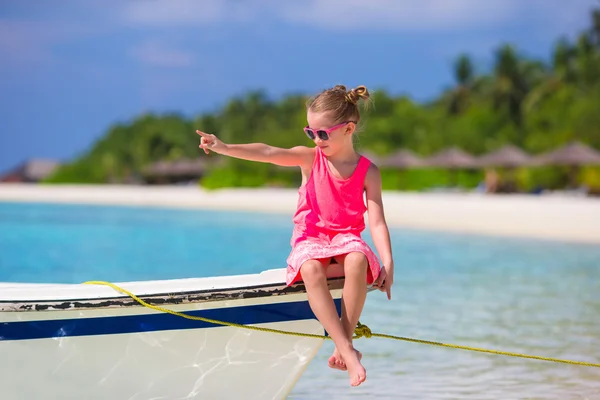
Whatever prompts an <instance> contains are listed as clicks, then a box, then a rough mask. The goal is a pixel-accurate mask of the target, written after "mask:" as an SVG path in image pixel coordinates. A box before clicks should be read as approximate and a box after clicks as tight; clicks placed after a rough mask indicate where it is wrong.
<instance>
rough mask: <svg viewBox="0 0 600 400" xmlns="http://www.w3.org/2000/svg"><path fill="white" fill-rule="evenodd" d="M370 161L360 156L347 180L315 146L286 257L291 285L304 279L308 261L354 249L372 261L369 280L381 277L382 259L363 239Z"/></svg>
mask: <svg viewBox="0 0 600 400" xmlns="http://www.w3.org/2000/svg"><path fill="white" fill-rule="evenodd" d="M369 165H371V161H369V160H368V159H367V158H365V157H363V156H361V158H360V160H359V161H358V165H357V166H356V168H355V170H354V172H353V173H352V175H351V176H350V178H348V179H339V178H337V177H335V176H334V175H333V173H332V172H331V171H330V169H329V164H328V162H327V157H326V156H325V155H324V154H323V152H322V151H321V149H320V148H318V147H317V148H316V149H315V160H314V162H313V166H312V171H311V174H310V177H309V179H308V182H306V183H305V184H304V185H302V186H301V187H300V189H299V190H298V207H297V210H296V213H295V214H294V218H293V222H294V232H293V234H292V239H291V242H290V243H291V245H292V251H291V253H290V255H289V257H288V259H287V276H286V283H287V284H288V285H291V284H293V283H294V282H296V281H298V280H301V279H302V277H301V275H300V267H301V266H302V264H303V263H304V262H306V261H308V260H327V259H330V258H332V257H334V256H338V255H342V254H348V253H352V252H360V253H363V254H364V255H365V256H366V258H367V261H368V262H369V268H368V270H367V283H368V284H371V283H373V281H374V280H375V279H377V277H378V276H379V271H380V266H379V260H378V259H377V256H376V255H375V253H373V250H371V248H370V247H369V245H368V244H367V243H365V241H364V240H363V239H362V238H361V232H362V231H363V230H364V229H365V220H364V214H365V212H366V211H367V206H366V205H365V200H364V182H365V176H366V175H367V170H368V169H369Z"/></svg>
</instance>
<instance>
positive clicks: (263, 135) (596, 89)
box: [48, 10, 600, 190]
mask: <svg viewBox="0 0 600 400" xmlns="http://www.w3.org/2000/svg"><path fill="white" fill-rule="evenodd" d="M591 22H592V23H591V26H590V28H589V29H587V30H585V31H583V32H581V33H580V34H579V36H578V37H577V39H576V40H575V41H573V42H571V41H569V40H567V39H560V40H558V41H557V42H556V44H555V46H554V49H553V54H552V57H551V60H550V61H548V62H544V61H540V60H534V59H530V58H528V57H526V56H524V55H523V54H520V53H519V51H518V50H517V49H515V48H514V47H513V46H511V45H509V44H505V45H502V46H500V47H499V48H497V49H495V50H494V64H493V68H491V70H490V71H476V68H475V67H474V65H473V62H472V60H471V58H470V57H469V55H467V54H462V55H460V56H459V57H458V58H457V60H456V62H455V64H454V66H453V68H454V75H455V79H456V83H455V86H454V87H453V88H450V89H448V90H446V91H444V92H443V93H441V94H440V96H439V98H437V99H436V100H435V101H432V102H429V103H426V104H419V103H416V102H415V101H413V100H412V99H410V98H409V97H406V96H399V97H397V96H392V95H390V94H389V93H388V92H386V90H376V91H374V93H373V103H374V104H373V105H374V107H371V108H370V110H369V111H368V112H367V113H365V114H364V118H363V122H362V123H361V124H362V125H363V126H362V127H361V128H362V129H361V131H362V132H361V133H360V134H359V135H358V136H357V147H358V148H359V149H360V150H368V151H370V152H371V153H374V154H377V155H381V156H385V155H386V154H389V153H391V152H393V151H394V150H396V149H398V148H407V149H411V150H412V151H414V152H415V153H417V154H419V155H421V156H428V155H430V154H432V153H434V152H436V151H439V150H441V149H443V148H447V147H451V146H458V147H460V148H462V149H463V150H465V151H467V152H470V153H472V154H475V155H479V154H483V153H486V152H488V151H491V150H495V149H497V148H499V147H501V146H503V145H505V144H508V143H512V144H515V145H517V146H520V147H521V148H523V149H524V150H525V151H528V152H530V153H533V154H536V153H540V152H545V151H548V150H551V149H554V148H556V147H558V146H561V145H563V144H565V143H567V142H569V141H573V140H578V141H581V142H583V143H586V144H588V145H590V146H592V147H594V148H596V149H600V10H595V11H593V13H592V15H591ZM305 102H306V97H305V96H304V95H301V94H298V95H288V96H286V97H285V98H283V99H280V100H278V101H273V100H270V99H269V98H268V96H267V95H266V94H265V93H264V92H261V91H255V92H251V93H247V94H246V95H245V96H242V97H240V98H234V99H231V100H230V101H229V103H228V104H227V105H226V106H225V107H224V108H223V109H222V110H220V111H219V112H216V113H210V114H204V115H200V116H198V117H197V118H194V119H188V118H185V117H184V116H181V115H173V114H171V115H155V114H146V115H141V116H139V117H137V118H135V119H134V120H132V121H130V122H128V123H120V124H116V125H114V126H112V127H110V129H109V130H108V132H107V133H106V134H105V135H104V137H102V138H101V139H100V140H99V141H97V142H96V143H95V144H94V145H93V146H92V148H91V149H90V150H89V151H88V152H87V153H85V154H83V155H81V156H80V157H78V158H77V159H75V160H74V161H73V162H72V163H70V164H67V165H64V166H63V167H61V168H60V169H58V171H57V172H56V173H55V174H54V175H53V176H52V177H51V178H50V179H49V180H48V182H54V183H60V182H86V183H102V182H115V181H117V182H118V181H126V180H128V179H130V178H131V177H132V176H140V175H143V171H144V169H145V168H146V167H147V166H148V165H149V164H151V163H153V162H157V161H161V160H176V159H180V158H197V157H208V160H210V162H209V164H210V163H212V161H215V160H217V159H219V158H221V159H222V158H223V157H219V156H215V155H209V156H206V155H204V153H203V152H201V151H200V150H199V149H198V138H197V136H196V134H195V129H201V130H203V131H206V132H211V133H216V134H217V135H218V136H219V137H220V138H222V140H224V141H225V142H231V143H247V142H264V143H268V144H271V145H274V146H282V147H291V146H295V145H299V144H306V145H309V144H310V141H309V139H308V138H306V137H305V136H304V134H303V132H302V129H301V128H302V127H303V126H304V125H305V124H306V115H305ZM221 161H223V162H220V163H212V164H213V165H212V167H210V168H209V169H208V172H207V174H206V175H205V177H204V178H203V179H202V181H201V184H202V185H203V186H205V187H210V188H215V187H224V186H261V185H283V186H290V185H291V186H293V185H297V184H298V179H299V174H298V171H297V170H295V169H284V168H278V167H275V166H271V165H265V164H260V163H251V162H246V161H241V160H235V159H227V160H221ZM383 175H384V186H385V187H386V188H388V189H392V188H396V189H421V188H425V187H431V186H436V185H446V184H448V183H449V182H450V181H449V179H450V174H448V173H447V172H446V171H443V170H430V169H425V170H422V169H421V170H419V169H414V170H406V171H384V174H383ZM566 175H567V171H563V170H561V169H560V168H534V169H524V170H520V171H517V179H518V181H519V184H520V186H521V188H522V189H524V190H528V189H530V188H532V187H533V186H535V185H538V184H539V185H545V186H550V187H553V186H560V185H562V184H564V183H565V180H566ZM481 178H482V173H481V171H462V172H459V173H458V175H456V176H454V175H453V179H457V182H458V184H462V185H465V186H468V187H472V186H474V185H476V184H477V183H478V182H479V181H480V180H481ZM580 179H581V180H583V181H584V182H585V183H588V184H590V185H592V186H598V187H600V172H599V171H598V170H597V169H594V168H588V169H583V170H582V172H581V176H580Z"/></svg>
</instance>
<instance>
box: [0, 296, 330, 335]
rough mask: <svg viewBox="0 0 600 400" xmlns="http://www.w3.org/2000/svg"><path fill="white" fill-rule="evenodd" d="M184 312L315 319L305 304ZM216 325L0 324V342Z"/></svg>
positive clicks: (255, 319)
mask: <svg viewBox="0 0 600 400" xmlns="http://www.w3.org/2000/svg"><path fill="white" fill-rule="evenodd" d="M335 305H336V308H337V310H338V314H339V313H340V310H341V300H340V299H335ZM57 312H60V311H57ZM74 312H77V311H74ZM185 313H186V314H188V315H194V316H200V317H204V318H210V319H215V320H220V321H227V322H235V323H238V324H244V325H248V324H264V323H270V322H286V321H296V320H307V319H315V316H314V314H313V312H312V310H311V309H310V306H309V305H308V301H297V302H291V303H273V304H257V305H251V306H240V307H231V308H218V309H213V310H195V311H185ZM218 326H222V325H215V324H210V323H207V322H203V321H194V320H190V319H187V318H182V317H178V316H176V315H172V314H168V313H160V314H143V315H124V316H113V317H96V318H75V319H53V320H43V321H19V322H0V341H3V340H28V339H50V338H61V337H68V336H93V335H114V334H119V333H135V332H154V331H168V330H176V329H200V328H214V327H218Z"/></svg>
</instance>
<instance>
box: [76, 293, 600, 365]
mask: <svg viewBox="0 0 600 400" xmlns="http://www.w3.org/2000/svg"><path fill="white" fill-rule="evenodd" d="M84 284H89V285H104V286H109V287H111V288H113V289H114V290H116V291H118V292H121V293H123V294H126V295H127V296H129V297H131V298H132V299H134V300H135V301H137V302H138V303H140V304H141V305H143V306H144V307H148V308H151V309H153V310H156V311H162V312H165V313H169V314H173V315H177V316H179V317H183V318H187V319H191V320H195V321H203V322H207V323H211V324H215V325H226V326H232V327H236V328H243V329H249V330H253V331H260V332H269V333H277V334H280V335H291V336H300V337H307V338H314V339H331V337H329V336H325V335H316V334H312V333H302V332H289V331H283V330H279V329H270V328H261V327H258V326H251V325H243V324H237V323H235V322H226V321H219V320H216V319H211V318H204V317H197V316H194V315H187V314H185V313H181V312H177V311H173V310H169V309H168V308H164V307H160V306H155V305H152V304H148V303H146V302H145V301H144V300H142V299H140V298H139V297H137V296H136V295H135V294H133V293H131V292H129V291H127V290H125V289H123V288H121V287H119V286H117V285H115V284H113V283H110V282H104V281H88V282H84ZM361 337H365V338H372V337H378V338H384V339H392V340H402V341H407V342H413V343H422V344H429V345H433V346H441V347H448V348H452V349H462V350H469V351H476V352H480V353H489V354H499V355H503V356H510V357H520V358H530V359H534V360H542V361H551V362H555V363H564V364H574V365H583V366H587V367H597V368H600V364H597V363H589V362H585V361H573V360H563V359H559V358H552V357H541V356H532V355H528V354H521V353H511V352H508V351H500V350H488V349H481V348H477V347H470V346H461V345H456V344H447V343H440V342H432V341H429V340H421V339H412V338H407V337H402V336H394V335H387V334H383V333H373V332H371V329H369V327H368V326H366V325H363V324H361V323H360V322H359V323H358V325H357V327H356V328H355V329H354V339H358V338H361Z"/></svg>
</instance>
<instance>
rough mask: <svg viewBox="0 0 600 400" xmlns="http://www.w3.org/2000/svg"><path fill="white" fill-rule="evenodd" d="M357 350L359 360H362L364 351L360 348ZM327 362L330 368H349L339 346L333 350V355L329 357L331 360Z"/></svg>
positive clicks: (341, 369) (342, 369)
mask: <svg viewBox="0 0 600 400" xmlns="http://www.w3.org/2000/svg"><path fill="white" fill-rule="evenodd" d="M356 352H357V353H358V360H359V361H360V360H362V353H361V352H360V351H358V350H356ZM327 364H328V365H329V368H333V369H339V370H340V371H346V370H347V369H348V368H346V363H345V362H344V359H343V358H342V356H341V355H340V352H339V351H338V349H337V347H336V348H335V350H334V351H333V354H332V355H331V357H329V360H327Z"/></svg>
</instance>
